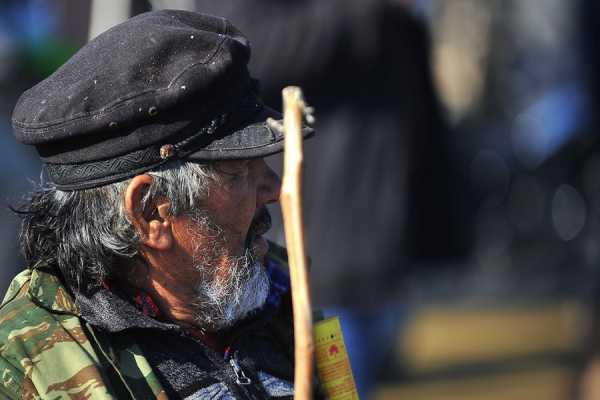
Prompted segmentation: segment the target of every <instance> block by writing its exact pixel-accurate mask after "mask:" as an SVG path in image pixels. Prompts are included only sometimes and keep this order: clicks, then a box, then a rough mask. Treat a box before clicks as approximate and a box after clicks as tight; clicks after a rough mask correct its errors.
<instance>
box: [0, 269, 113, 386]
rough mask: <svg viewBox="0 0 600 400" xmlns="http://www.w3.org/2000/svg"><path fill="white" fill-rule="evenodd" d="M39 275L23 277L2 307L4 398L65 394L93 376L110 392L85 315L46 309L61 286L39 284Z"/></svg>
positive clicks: (0, 341) (0, 370)
mask: <svg viewBox="0 0 600 400" xmlns="http://www.w3.org/2000/svg"><path fill="white" fill-rule="evenodd" d="M32 275H33V276H32ZM35 275H36V272H33V273H32V272H30V271H24V272H22V273H20V274H19V275H17V277H15V279H13V282H12V283H11V285H10V287H9V290H8V292H7V294H6V296H5V299H4V301H3V302H2V305H1V306H0V376H2V380H0V397H2V396H1V395H4V396H5V397H8V398H21V397H26V396H25V394H27V395H28V396H30V398H37V397H36V395H37V392H38V389H41V390H43V391H44V392H48V393H50V392H51V393H52V394H57V395H60V394H61V393H62V391H64V390H67V389H68V390H71V389H73V390H75V388H72V387H71V385H82V384H84V386H85V385H87V384H88V383H89V382H90V381H91V380H94V382H96V383H95V384H94V385H96V386H97V387H98V391H101V390H104V389H105V388H104V387H103V384H102V379H101V378H100V375H99V373H98V371H97V369H96V366H97V364H98V360H97V357H96V355H95V352H94V350H93V348H92V347H91V345H90V342H89V340H88V337H87V335H86V334H85V332H84V329H83V327H82V326H81V322H80V320H79V317H78V316H77V315H74V314H69V313H66V312H58V311H56V310H55V309H53V307H52V306H54V305H55V304H54V303H55V302H54V303H53V304H51V305H50V307H46V305H45V304H44V303H43V300H44V295H45V294H47V295H50V294H51V295H52V296H54V297H56V293H57V290H58V287H57V285H55V284H49V283H48V282H44V283H46V285H36V282H35V280H36V276H35ZM32 281H33V284H32ZM32 288H33V289H35V292H36V293H33V294H32ZM63 289H64V288H63ZM44 291H46V292H49V293H44ZM54 308H56V307H54ZM34 382H35V383H34ZM36 388H37V389H36ZM94 391H96V388H94ZM63 394H64V393H63Z"/></svg>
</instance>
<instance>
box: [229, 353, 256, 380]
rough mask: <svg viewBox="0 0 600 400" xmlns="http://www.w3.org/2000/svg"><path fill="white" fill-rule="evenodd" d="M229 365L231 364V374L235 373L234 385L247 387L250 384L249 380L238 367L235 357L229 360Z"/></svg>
mask: <svg viewBox="0 0 600 400" xmlns="http://www.w3.org/2000/svg"><path fill="white" fill-rule="evenodd" d="M229 364H231V367H232V368H233V372H234V373H235V378H236V381H235V383H237V384H238V385H249V384H251V383H252V381H251V380H250V378H248V377H247V376H246V374H244V371H243V370H242V368H241V367H240V364H238V362H237V360H236V358H235V355H234V356H233V357H231V358H230V359H229Z"/></svg>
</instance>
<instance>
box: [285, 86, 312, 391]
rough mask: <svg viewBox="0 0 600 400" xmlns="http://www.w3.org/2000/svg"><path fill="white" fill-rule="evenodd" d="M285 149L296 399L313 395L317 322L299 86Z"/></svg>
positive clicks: (289, 110)
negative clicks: (307, 236) (309, 254)
mask: <svg viewBox="0 0 600 400" xmlns="http://www.w3.org/2000/svg"><path fill="white" fill-rule="evenodd" d="M282 94H283V108H284V117H283V129H284V134H285V139H284V140H285V150H284V161H283V166H284V169H283V180H282V185H281V206H282V211H283V223H284V227H285V241H286V245H287V249H288V259H289V265H290V278H291V283H292V308H293V311H294V352H295V358H296V365H295V376H294V387H295V388H294V391H295V395H294V398H295V399H298V400H308V399H311V398H312V382H313V360H314V342H313V326H312V325H313V324H312V306H311V300H310V285H309V280H308V272H307V270H306V255H305V248H304V225H303V222H302V162H303V155H302V120H303V116H304V113H305V112H306V104H305V103H304V100H303V98H302V91H301V90H300V88H299V87H295V86H288V87H286V88H285V89H283V92H282Z"/></svg>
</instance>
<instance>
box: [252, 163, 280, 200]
mask: <svg viewBox="0 0 600 400" xmlns="http://www.w3.org/2000/svg"><path fill="white" fill-rule="evenodd" d="M261 164H262V165H261V166H262V173H261V179H260V183H259V186H258V191H257V199H256V203H257V204H256V205H257V207H261V206H263V205H265V204H269V203H275V202H278V201H279V193H280V192H281V179H279V175H277V173H276V172H275V171H273V170H272V169H271V167H269V165H268V164H267V163H266V162H265V161H264V160H261Z"/></svg>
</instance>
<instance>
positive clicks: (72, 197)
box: [15, 161, 218, 293]
mask: <svg viewBox="0 0 600 400" xmlns="http://www.w3.org/2000/svg"><path fill="white" fill-rule="evenodd" d="M149 174H150V175H152V176H153V177H154V179H153V182H152V184H151V185H150V187H149V188H148V189H147V191H146V193H145V194H144V196H143V201H142V204H141V207H142V210H141V211H142V212H143V213H144V215H150V214H151V213H152V207H153V205H154V204H155V202H156V201H157V200H158V199H161V198H162V199H167V200H168V201H170V203H171V206H170V208H169V213H170V214H171V215H173V216H179V215H184V214H190V215H191V213H192V212H194V211H195V210H197V209H199V207H201V205H202V202H203V201H204V200H205V199H206V198H207V197H208V195H209V183H210V181H211V180H212V181H215V180H218V174H217V173H216V172H215V170H214V168H213V167H212V165H210V164H208V165H203V164H197V163H193V162H182V161H174V162H171V163H168V164H165V165H164V166H162V167H160V168H158V169H156V170H154V171H151V172H149ZM130 182H131V180H127V181H123V182H117V183H113V184H109V185H106V186H101V187H97V188H91V189H84V190H77V191H62V190H59V189H57V188H56V187H54V186H53V185H52V184H46V185H44V184H42V185H40V187H39V188H38V189H36V190H35V191H34V192H33V193H31V195H30V197H29V199H28V201H27V203H26V204H25V206H24V207H23V208H21V209H16V210H15V211H16V212H17V213H18V214H20V215H21V216H22V219H23V222H22V226H21V234H20V245H21V250H22V253H23V255H24V256H25V259H26V261H27V262H28V264H29V267H30V268H32V269H33V268H44V269H50V270H56V269H58V270H59V271H60V273H61V275H62V277H63V278H64V279H65V281H66V283H67V284H68V285H69V286H70V287H71V289H72V290H75V291H81V292H83V293H89V292H91V291H93V290H95V289H96V288H98V287H99V286H100V285H101V283H102V281H103V280H105V279H107V278H111V277H112V276H114V275H115V274H117V273H119V272H121V273H123V272H125V273H126V271H117V269H118V268H121V269H123V268H126V265H127V263H124V262H121V261H124V260H128V259H129V260H130V259H132V258H134V257H136V256H138V252H139V250H138V249H139V239H140V238H139V236H138V234H137V233H136V231H135V229H134V227H133V225H132V224H131V222H130V221H129V219H128V218H127V213H126V210H125V207H124V194H125V190H126V189H127V186H128V184H129V183H130Z"/></svg>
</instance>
